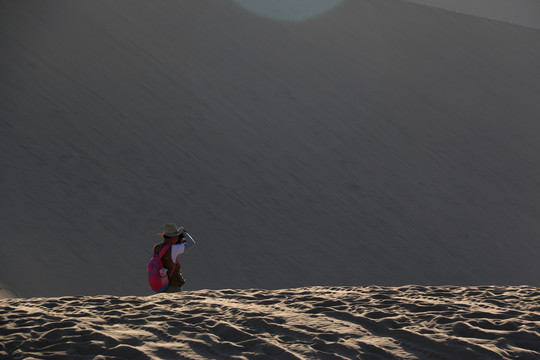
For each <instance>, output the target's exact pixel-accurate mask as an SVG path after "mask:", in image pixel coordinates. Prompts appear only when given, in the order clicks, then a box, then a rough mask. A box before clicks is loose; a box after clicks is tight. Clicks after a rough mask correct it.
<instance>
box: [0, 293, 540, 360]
mask: <svg viewBox="0 0 540 360" xmlns="http://www.w3.org/2000/svg"><path fill="white" fill-rule="evenodd" d="M539 302H540V290H539V289H538V288H534V287H526V286H521V287H497V286H481V287H424V286H403V287H377V286H368V287H311V288H297V289H284V290H274V291H268V290H256V289H251V290H220V291H208V290H199V291H193V292H185V293H181V294H177V295H156V296H151V297H133V296H131V297H116V296H95V297H59V298H32V299H8V300H0V309H1V311H0V314H1V315H0V324H1V325H2V326H1V327H0V332H1V336H2V339H3V341H2V343H1V344H0V356H4V357H5V356H7V357H8V358H11V359H23V358H33V357H37V358H39V359H56V358H58V357H62V356H68V357H69V358H70V359H85V358H92V359H93V358H96V359H109V358H110V359H113V358H114V359H116V358H126V359H127V358H129V359H178V358H181V359H353V358H358V359H451V360H453V359H463V360H469V359H521V360H525V359H531V360H533V359H538V358H539V356H540V345H539V344H540V307H539Z"/></svg>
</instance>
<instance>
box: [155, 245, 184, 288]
mask: <svg viewBox="0 0 540 360" xmlns="http://www.w3.org/2000/svg"><path fill="white" fill-rule="evenodd" d="M170 247H171V245H165V246H163V248H162V249H161V251H160V252H159V259H160V260H161V258H162V257H163V255H165V253H166V252H167V250H169V248H170ZM154 254H155V252H154ZM171 255H172V252H171ZM171 260H172V259H171ZM176 264H178V259H175V260H174V266H173V268H172V271H171V273H170V274H167V277H168V278H169V280H170V279H171V276H172V274H173V273H174V270H175V269H176ZM167 273H168V271H167Z"/></svg>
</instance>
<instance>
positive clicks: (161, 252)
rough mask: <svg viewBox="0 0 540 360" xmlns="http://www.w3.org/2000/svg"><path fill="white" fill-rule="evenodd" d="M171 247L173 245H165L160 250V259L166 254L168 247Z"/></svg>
mask: <svg viewBox="0 0 540 360" xmlns="http://www.w3.org/2000/svg"><path fill="white" fill-rule="evenodd" d="M169 247H171V245H165V246H163V248H162V249H161V251H160V252H159V259H160V260H161V258H162V257H163V255H165V253H166V252H167V249H168V248H169ZM154 255H156V248H155V247H154Z"/></svg>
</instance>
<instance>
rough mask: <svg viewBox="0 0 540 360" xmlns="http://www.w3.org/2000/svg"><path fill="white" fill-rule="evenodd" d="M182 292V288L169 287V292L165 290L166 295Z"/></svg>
mask: <svg viewBox="0 0 540 360" xmlns="http://www.w3.org/2000/svg"><path fill="white" fill-rule="evenodd" d="M181 291H182V287H181V286H169V287H168V288H167V290H165V292H166V293H177V292H181Z"/></svg>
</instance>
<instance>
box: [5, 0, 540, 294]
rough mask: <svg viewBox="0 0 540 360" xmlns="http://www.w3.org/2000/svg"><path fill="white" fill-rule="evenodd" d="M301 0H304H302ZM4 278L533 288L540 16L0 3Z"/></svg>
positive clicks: (48, 284)
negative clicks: (170, 251) (156, 273)
mask: <svg viewBox="0 0 540 360" xmlns="http://www.w3.org/2000/svg"><path fill="white" fill-rule="evenodd" d="M306 3H309V1H308V2H306ZM0 20H1V21H0V37H1V38H0V46H1V51H0V66H1V67H0V70H1V73H0V75H1V81H0V126H1V131H0V171H1V173H0V199H1V201H0V229H1V230H2V231H1V234H0V237H1V238H0V255H1V256H2V261H1V262H0V281H5V282H6V283H8V284H10V285H11V286H13V288H14V289H15V290H16V291H17V292H18V293H20V294H21V295H22V296H61V295H96V294H111V295H145V294H147V293H148V285H147V283H146V273H145V271H146V264H147V262H148V259H149V257H150V253H151V249H152V246H153V245H154V243H155V242H157V241H158V239H157V238H156V236H155V234H156V233H157V232H159V231H161V227H162V225H163V224H164V223H167V222H176V223H178V224H179V225H182V226H185V227H187V228H188V229H189V230H190V231H191V233H192V234H193V236H194V237H195V239H196V240H197V242H198V245H197V248H196V249H195V250H194V251H193V252H192V253H190V254H189V256H187V255H186V257H185V258H184V260H183V269H184V274H185V276H186V278H187V281H188V283H187V284H186V289H188V290H196V289H205V288H210V289H220V288H266V289H279V288H295V287H301V286H313V285H351V286H356V285H364V284H378V285H387V286H394V285H401V284H411V283H415V284H426V285H440V284H455V285H478V284H493V285H521V284H529V285H534V286H538V285H540V283H539V281H540V280H539V279H540V278H539V277H538V274H539V273H540V262H539V261H538V259H539V258H540V242H538V241H537V239H538V235H539V229H540V220H539V219H540V192H539V191H538V184H539V183H540V155H539V154H540V143H539V142H538V138H539V136H540V128H539V125H538V119H539V118H540V107H539V104H540V98H539V94H540V67H539V66H538V64H539V59H540V47H539V46H538V44H539V43H540V31H538V30H534V29H528V28H524V27H520V26H515V25H512V24H507V23H501V22H497V21H491V20H487V19H480V18H476V17H472V16H465V15H461V14H456V13H452V12H448V11H443V10H440V9H433V8H430V7H426V6H420V5H416V4H411V3H407V2H404V1H396V0H350V1H343V2H341V3H340V4H339V5H337V6H336V7H334V8H332V9H331V10H330V11H328V12H327V13H324V14H320V15H319V16H317V17H314V18H311V19H309V20H306V21H302V22H291V21H285V22H283V21H274V20H271V19H268V18H265V17H262V16H258V15H255V14H253V13H251V12H249V11H247V10H245V9H243V8H241V7H240V6H238V5H237V3H236V2H234V1H208V0H185V1H173V2H166V3H160V4H159V6H158V5H156V3H154V2H148V1H142V0H140V1H139V0H137V1H114V2H111V1H104V0H97V1H69V2H64V1H47V2H43V1H33V0H25V1H2V2H0Z"/></svg>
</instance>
